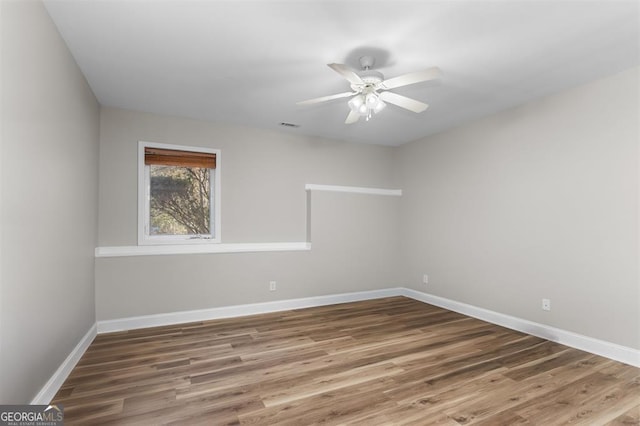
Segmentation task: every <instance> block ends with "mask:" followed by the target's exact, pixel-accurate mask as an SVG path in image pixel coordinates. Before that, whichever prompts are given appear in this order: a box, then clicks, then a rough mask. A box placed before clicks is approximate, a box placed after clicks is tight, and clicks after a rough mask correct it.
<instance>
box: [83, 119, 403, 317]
mask: <svg viewBox="0 0 640 426" xmlns="http://www.w3.org/2000/svg"><path fill="white" fill-rule="evenodd" d="M139 140H144V141H150V142H162V143H171V144H182V145H187V146H205V147H211V148H219V149H221V150H222V155H221V157H222V163H221V174H222V175H221V179H222V242H223V243H234V242H243V243H244V242H249V243H251V242H296V241H305V239H306V193H305V190H304V185H305V184H307V183H316V184H334V185H349V186H369V187H382V188H393V187H394V185H393V182H392V180H391V175H392V173H391V170H392V169H391V162H392V158H391V157H392V148H389V147H379V146H365V145H362V144H352V143H345V142H336V141H328V140H322V139H317V138H307V137H301V136H297V135H295V134H291V133H287V132H275V131H274V132H269V131H265V130H256V129H251V128H244V127H238V126H230V125H222V124H216V123H208V122H202V121H195V120H187V119H182V118H177V117H167V116H159V115H154V114H146V113H139V112H133V111H126V110H119V109H110V108H103V109H102V112H101V132H100V219H99V223H100V226H99V240H100V245H101V246H119V245H135V244H136V236H137V144H138V141H139ZM398 206H399V199H398V198H397V197H386V196H376V195H354V194H341V193H322V192H314V193H313V195H312V212H311V213H312V240H313V249H312V250H311V251H310V252H275V253H253V254H249V253H236V254H202V255H175V256H152V257H129V258H126V257H123V258H99V259H97V260H96V306H97V317H98V319H100V320H103V319H114V318H123V317H130V316H137V315H147V314H156V313H165V312H174V311H183V310H193V309H203V308H211V307H218V306H228V305H237V304H245V303H253V302H263V301H270V300H282V299H290V298H297V297H309V296H318V295H325V294H335V293H346V292H354V291H363V290H372V289H379V288H386V287H389V286H390V284H392V283H394V282H396V280H397V279H396V273H395V272H396V269H395V267H396V264H397V262H396V254H397V251H398V232H397V226H398V214H399V212H398ZM272 280H275V281H277V283H278V290H277V291H276V292H269V291H268V283H269V281H272Z"/></svg>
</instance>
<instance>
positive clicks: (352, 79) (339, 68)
mask: <svg viewBox="0 0 640 426" xmlns="http://www.w3.org/2000/svg"><path fill="white" fill-rule="evenodd" d="M327 66H328V67H330V68H331V69H332V70H334V71H335V72H337V73H338V74H340V75H341V76H343V77H344V78H346V79H347V80H348V81H349V83H351V84H364V81H362V79H361V78H360V76H359V75H358V74H356V72H355V71H353V70H352V69H350V68H349V67H347V66H346V65H344V64H327Z"/></svg>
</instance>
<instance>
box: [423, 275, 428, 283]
mask: <svg viewBox="0 0 640 426" xmlns="http://www.w3.org/2000/svg"><path fill="white" fill-rule="evenodd" d="M422 283H423V284H429V275H427V274H424V275H423V276H422Z"/></svg>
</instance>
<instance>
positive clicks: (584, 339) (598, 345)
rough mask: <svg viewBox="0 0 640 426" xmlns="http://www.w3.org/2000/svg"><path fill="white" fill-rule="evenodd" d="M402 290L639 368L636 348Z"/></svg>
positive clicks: (507, 326) (467, 313)
mask: <svg viewBox="0 0 640 426" xmlns="http://www.w3.org/2000/svg"><path fill="white" fill-rule="evenodd" d="M400 290H401V291H400V294H401V295H403V296H406V297H410V298H412V299H415V300H419V301H421V302H424V303H428V304H430V305H434V306H439V307H441V308H445V309H448V310H450V311H455V312H459V313H461V314H464V315H468V316H470V317H474V318H478V319H481V320H483V321H487V322H490V323H492V324H497V325H500V326H503V327H506V328H510V329H512V330H517V331H521V332H523V333H527V334H531V335H533V336H537V337H542V338H543V339H547V340H551V341H552V342H557V343H561V344H563V345H566V346H570V347H572V348H576V349H580V350H583V351H586V352H589V353H592V354H595V355H600V356H603V357H606V358H609V359H613V360H615V361H620V362H623V363H625V364H629V365H633V366H634V367H640V350H637V349H633V348H629V347H627V346H622V345H618V344H616V343H611V342H607V341H605V340H599V339H594V338H593V337H588V336H584V335H582V334H578V333H574V332H571V331H566V330H562V329H559V328H555V327H550V326H548V325H544V324H539V323H536V322H533V321H528V320H525V319H522V318H517V317H512V316H510V315H505V314H501V313H499V312H494V311H490V310H488V309H483V308H478V307H477V306H473V305H468V304H466V303H461V302H456V301H455V300H451V299H446V298H444V297H440V296H434V295H433V294H428V293H423V292H421V291H417V290H413V289H409V288H401V289H400Z"/></svg>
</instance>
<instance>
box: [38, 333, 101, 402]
mask: <svg viewBox="0 0 640 426" xmlns="http://www.w3.org/2000/svg"><path fill="white" fill-rule="evenodd" d="M96 334H97V327H96V324H93V325H92V326H91V328H90V329H89V331H87V334H85V335H84V337H83V338H82V339H80V341H79V342H78V344H77V345H76V347H75V348H73V350H72V351H71V353H70V354H69V356H68V357H67V358H66V359H65V360H64V361H63V362H62V364H60V367H58V369H57V370H56V372H55V373H53V375H52V376H51V378H49V380H47V383H45V384H44V386H43V387H42V389H40V392H38V394H37V395H36V396H35V397H34V398H33V400H31V404H32V405H48V404H49V403H50V402H51V400H52V399H53V397H54V396H55V395H56V393H57V392H58V390H59V389H60V387H61V386H62V384H63V383H64V381H65V380H67V377H69V374H70V373H71V370H73V367H75V366H76V364H77V363H78V361H79V360H80V358H81V357H82V355H84V353H85V351H86V350H87V348H88V347H89V345H90V344H91V342H92V341H93V338H94V337H96Z"/></svg>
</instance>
